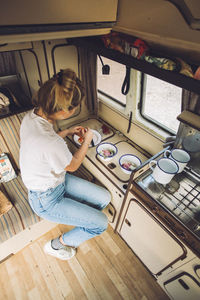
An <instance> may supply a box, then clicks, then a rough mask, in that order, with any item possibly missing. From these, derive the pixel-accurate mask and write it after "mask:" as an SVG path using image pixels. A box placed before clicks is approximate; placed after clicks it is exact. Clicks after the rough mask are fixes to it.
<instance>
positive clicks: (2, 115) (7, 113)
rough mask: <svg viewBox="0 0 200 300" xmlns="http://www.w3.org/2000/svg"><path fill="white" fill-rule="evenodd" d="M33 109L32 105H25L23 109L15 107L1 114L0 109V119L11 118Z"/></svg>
mask: <svg viewBox="0 0 200 300" xmlns="http://www.w3.org/2000/svg"><path fill="white" fill-rule="evenodd" d="M32 108H33V105H31V104H30V105H27V106H24V107H16V108H14V109H12V110H10V111H8V112H6V113H1V109H0V119H5V118H7V117H10V116H13V115H17V114H19V113H22V112H26V111H28V110H30V109H32Z"/></svg>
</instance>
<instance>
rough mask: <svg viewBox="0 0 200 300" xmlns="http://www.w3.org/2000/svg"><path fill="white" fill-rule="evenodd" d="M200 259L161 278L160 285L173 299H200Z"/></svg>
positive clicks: (159, 279)
mask: <svg viewBox="0 0 200 300" xmlns="http://www.w3.org/2000/svg"><path fill="white" fill-rule="evenodd" d="M199 270H200V259H199V258H197V257H195V258H193V259H192V260H190V261H189V262H187V263H186V264H182V266H180V267H179V268H177V269H175V270H174V271H172V272H170V273H168V274H164V275H162V276H159V278H158V283H159V284H160V286H161V287H162V288H163V289H164V290H165V292H166V293H167V294H168V295H169V297H170V298H171V299H174V300H188V299H191V300H199V299H200V274H199Z"/></svg>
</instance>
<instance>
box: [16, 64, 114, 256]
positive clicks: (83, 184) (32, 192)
mask: <svg viewBox="0 0 200 300" xmlns="http://www.w3.org/2000/svg"><path fill="white" fill-rule="evenodd" d="M83 97H84V89H83V87H82V84H81V81H80V80H79V79H78V78H77V76H76V74H75V73H74V72H73V71H72V70H70V69H66V70H61V71H60V72H59V73H58V74H57V75H56V76H54V77H53V78H51V79H50V80H48V81H47V82H45V83H44V85H43V86H42V87H41V88H40V89H39V91H38V93H37V97H36V99H35V100H34V104H35V108H34V109H33V110H32V111H30V112H28V113H27V114H26V115H25V117H24V119H23V121H22V124H21V128H20V139H21V144H20V169H21V174H22V180H23V182H24V184H25V186H26V187H27V189H28V197H29V202H30V205H31V207H32V209H33V210H34V212H35V213H36V214H37V215H38V216H40V217H42V218H44V219H48V220H50V221H53V222H57V223H61V224H67V225H73V226H75V227H74V228H73V229H72V230H71V231H69V232H66V233H64V234H63V235H62V236H60V237H58V238H56V239H53V240H51V241H49V242H48V243H47V244H46V245H45V246H44V251H45V252H46V253H48V254H50V255H53V256H55V257H57V258H60V259H63V260H66V259H70V258H72V257H73V256H74V255H75V253H76V248H77V247H78V246H79V245H80V244H81V243H82V242H84V241H86V240H88V239H90V238H92V237H94V236H96V235H99V234H101V233H102V232H103V231H105V230H106V228H107V224H108V222H107V217H106V215H105V214H104V213H102V212H101V210H102V209H103V208H105V207H106V206H107V205H108V203H109V202H110V198H111V196H110V193H109V192H108V191H107V190H106V189H104V188H102V187H100V186H97V185H95V184H93V183H91V182H88V181H86V180H83V179H81V178H78V177H75V176H72V175H70V174H68V173H67V172H66V171H69V172H74V171H76V170H77V169H78V168H79V166H80V165H81V163H82V161H83V159H84V157H85V155H86V152H87V150H88V147H89V145H90V143H91V140H92V137H93V132H92V130H91V129H90V128H87V131H86V132H85V133H83V132H82V127H80V126H76V127H72V128H69V129H65V130H63V131H60V132H59V133H56V132H55V131H54V129H53V124H54V122H56V121H57V120H64V119H67V118H69V117H71V116H72V115H73V114H74V112H75V110H76V108H77V107H78V106H79V105H80V103H81V101H82V99H83ZM81 133H82V134H84V135H83V138H84V141H83V143H82V145H81V146H80V148H79V149H78V150H77V151H76V152H75V154H74V155H72V153H71V152H70V151H69V149H68V147H67V144H66V143H65V141H64V139H63V138H65V137H66V136H68V135H73V134H81Z"/></svg>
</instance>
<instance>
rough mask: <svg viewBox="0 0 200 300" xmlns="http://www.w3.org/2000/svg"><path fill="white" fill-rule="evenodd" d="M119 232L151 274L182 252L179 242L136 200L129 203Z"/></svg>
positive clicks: (157, 271) (179, 255)
mask: <svg viewBox="0 0 200 300" xmlns="http://www.w3.org/2000/svg"><path fill="white" fill-rule="evenodd" d="M120 234H121V236H122V238H123V239H124V240H125V241H126V242H127V244H128V245H129V246H130V247H131V248H132V250H133V251H134V252H135V254H136V255H137V256H138V257H139V258H140V259H141V261H142V262H143V263H144V264H145V265H146V266H147V268H148V269H149V270H150V271H151V272H152V273H153V274H158V273H159V272H160V271H161V270H163V269H164V268H166V267H167V266H168V265H170V264H172V263H173V262H174V261H176V260H178V259H179V257H181V256H182V255H183V254H184V250H183V248H182V246H181V244H180V243H178V242H177V241H176V240H175V239H174V238H173V237H172V236H171V235H170V234H169V232H167V231H166V230H165V229H164V228H163V227H162V226H161V224H160V223H159V222H157V221H156V220H155V219H154V218H153V216H152V215H151V214H149V213H148V212H147V211H146V209H145V208H143V206H142V205H141V204H140V203H138V202H137V201H136V200H131V201H130V203H129V207H128V210H127V213H126V216H125V219H124V222H123V225H122V228H121V230H120Z"/></svg>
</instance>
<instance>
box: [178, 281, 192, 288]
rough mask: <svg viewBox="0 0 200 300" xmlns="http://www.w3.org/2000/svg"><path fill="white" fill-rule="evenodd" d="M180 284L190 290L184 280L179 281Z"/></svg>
mask: <svg viewBox="0 0 200 300" xmlns="http://www.w3.org/2000/svg"><path fill="white" fill-rule="evenodd" d="M178 282H179V283H180V284H181V285H182V287H183V288H184V289H185V290H189V289H190V288H189V286H188V285H187V284H186V283H185V281H183V279H179V280H178Z"/></svg>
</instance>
